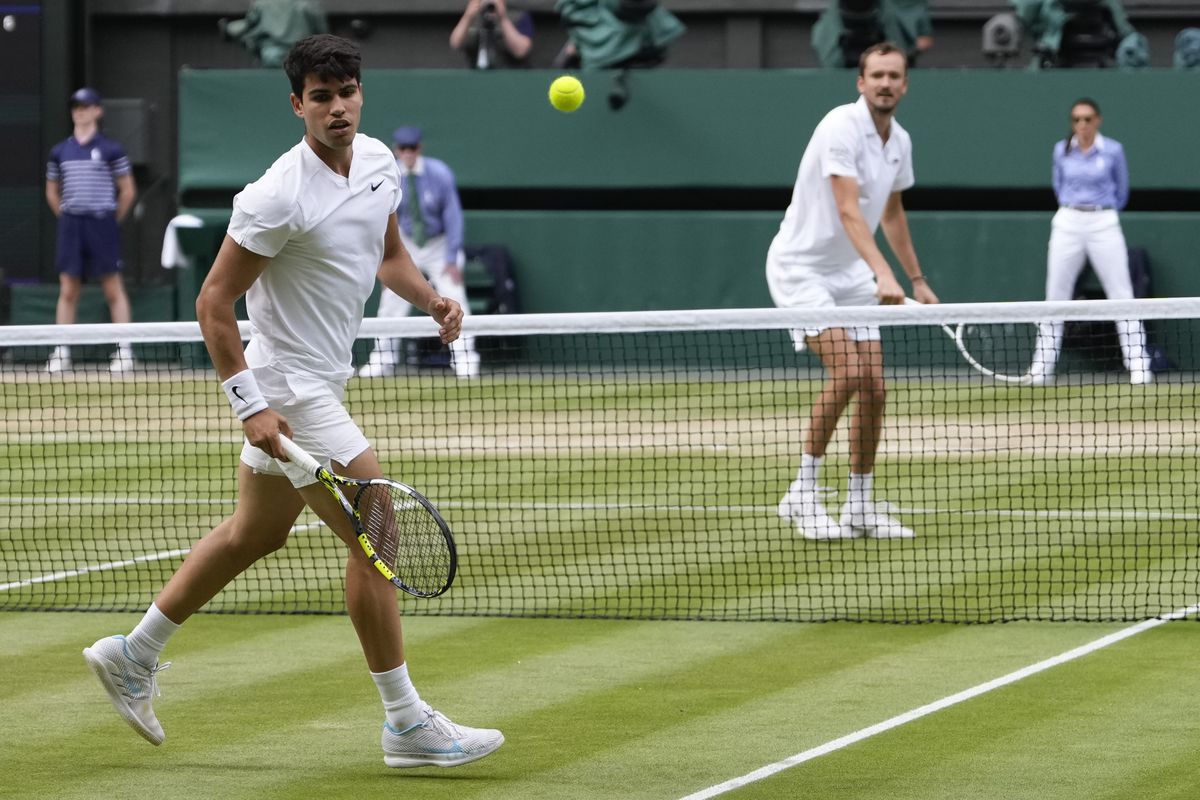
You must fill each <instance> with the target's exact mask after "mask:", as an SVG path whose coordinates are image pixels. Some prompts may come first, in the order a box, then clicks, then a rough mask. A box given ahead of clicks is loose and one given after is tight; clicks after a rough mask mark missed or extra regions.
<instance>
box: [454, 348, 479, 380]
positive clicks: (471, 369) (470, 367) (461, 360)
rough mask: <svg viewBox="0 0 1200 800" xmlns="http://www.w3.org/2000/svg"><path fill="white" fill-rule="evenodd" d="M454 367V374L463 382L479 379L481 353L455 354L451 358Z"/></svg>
mask: <svg viewBox="0 0 1200 800" xmlns="http://www.w3.org/2000/svg"><path fill="white" fill-rule="evenodd" d="M450 360H451V362H452V363H453V365H454V374H455V375H457V376H458V377H459V378H462V379H463V380H471V379H473V378H478V377H479V361H480V359H479V353H475V352H466V353H454V354H453V355H452V356H451V357H450Z"/></svg>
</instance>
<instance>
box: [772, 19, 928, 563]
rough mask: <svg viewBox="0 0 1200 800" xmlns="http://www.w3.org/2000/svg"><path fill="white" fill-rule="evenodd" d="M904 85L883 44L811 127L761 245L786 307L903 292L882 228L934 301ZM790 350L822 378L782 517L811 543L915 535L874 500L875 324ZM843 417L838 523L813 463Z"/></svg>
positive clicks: (879, 415)
mask: <svg viewBox="0 0 1200 800" xmlns="http://www.w3.org/2000/svg"><path fill="white" fill-rule="evenodd" d="M907 91H908V68H907V65H906V61H905V57H904V53H903V52H902V51H901V50H900V49H899V48H897V47H896V46H895V45H893V44H890V43H886V42H885V43H882V44H877V45H874V46H872V47H870V48H868V49H867V50H866V51H865V52H864V53H863V54H862V57H861V58H860V59H859V62H858V92H859V95H860V97H859V99H858V102H856V103H850V104H848V105H844V106H838V107H837V108H835V109H833V110H832V111H830V112H829V113H828V114H826V115H825V118H824V119H823V120H821V122H820V124H818V125H817V128H816V130H815V131H814V132H813V135H812V138H811V139H810V140H809V143H808V147H807V148H806V149H805V151H804V156H803V158H802V159H801V160H800V170H799V173H798V175H797V177H796V186H795V189H794V190H793V192H792V202H791V205H789V206H788V209H787V212H786V213H785V214H784V218H783V223H782V224H781V225H780V226H779V233H777V234H776V235H775V239H774V240H773V241H772V242H771V247H770V250H769V251H768V252H767V286H768V288H769V289H770V291H771V299H772V300H774V301H775V305H777V306H780V307H783V308H795V307H810V308H823V307H834V306H866V305H875V304H877V303H882V304H884V305H894V304H898V303H903V302H904V296H905V295H904V290H903V289H902V288H901V287H900V284H899V283H898V282H897V280H896V277H895V275H893V273H892V267H891V265H889V264H888V262H887V260H886V259H885V258H884V257H883V253H882V252H880V250H879V247H878V246H877V245H876V244H875V231H876V229H877V228H878V227H879V226H880V225H882V226H883V232H884V235H885V236H886V237H887V240H888V244H889V245H891V248H892V251H893V252H894V253H895V254H896V257H897V258H898V259H899V261H900V265H901V266H902V267H903V268H904V272H905V274H906V275H907V276H908V279H909V281H910V282H911V284H912V288H913V296H914V298H915V299H916V300H918V301H919V302H922V303H936V302H937V301H938V300H937V296H936V295H935V294H934V293H933V291H932V290H931V289H930V288H929V285H928V283H927V282H926V280H925V276H924V275H923V274H921V265H920V263H919V262H918V261H917V254H916V251H915V250H914V249H913V244H912V236H911V235H910V234H909V230H908V218H907V217H906V216H905V213H904V206H903V204H902V203H901V201H900V193H901V192H902V191H904V190H905V189H907V188H909V187H910V186H912V185H913V167H912V142H911V140H910V139H909V136H908V133H907V132H906V131H905V130H904V129H903V128H902V127H900V123H898V122H897V121H896V120H895V119H894V117H895V114H896V107H897V106H898V105H899V103H900V100H901V99H902V98H903V97H904V94H905V92H907ZM792 341H793V343H794V344H795V347H796V350H797V351H798V352H799V351H802V350H805V349H809V350H812V352H813V353H815V354H816V355H817V357H818V358H820V359H821V363H822V364H824V365H825V369H826V371H827V377H826V380H825V384H824V386H823V387H822V389H821V392H820V394H819V395H818V396H817V399H816V401H815V402H814V404H813V407H812V412H811V415H810V418H809V427H808V433H807V437H806V441H805V444H804V453H803V455H802V456H801V461H800V470H799V474H798V475H797V477H796V480H795V481H793V482H792V484H791V486H790V487H789V489H788V491H787V494H785V495H784V497H783V500H782V501H780V503H779V515H780V516H781V517H783V518H784V519H786V520H789V521H791V522H794V523H795V525H796V527H797V529H798V531H799V532H800V534H801V535H803V536H804V537H805V538H808V539H841V538H853V537H857V536H870V537H874V538H877V539H903V538H910V537H912V536H913V535H914V534H913V531H912V530H910V529H909V528H906V527H904V526H903V525H901V524H900V522H899V521H898V520H896V519H895V518H894V517H892V516H891V514H890V513H888V509H889V505H888V504H886V503H883V502H880V501H877V500H875V499H874V496H873V494H872V483H873V481H874V471H875V452H876V450H877V449H878V447H879V437H880V431H881V429H882V426H883V414H884V405H885V399H886V389H885V386H884V381H883V349H882V346H881V344H880V334H879V328H878V326H867V325H864V326H860V327H854V328H833V327H814V328H807V329H803V330H794V331H792ZM851 402H853V403H854V408H853V411H852V412H851V414H850V486H849V494H848V498H847V500H846V502H845V504H844V505H843V506H842V510H841V516H840V519H838V520H834V519H833V518H832V517H831V516H830V515H829V512H828V510H827V509H826V508H825V506H824V504H823V503H822V502H821V495H820V493H819V491H818V486H819V483H818V481H819V476H820V469H821V461H822V459H823V458H824V456H825V451H826V449H827V448H828V446H829V441H830V439H831V438H832V437H833V432H834V429H835V428H836V427H837V424H838V420H839V419H841V417H842V415H843V413H845V412H846V410H847V408H849V407H850V404H851Z"/></svg>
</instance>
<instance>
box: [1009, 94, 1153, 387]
mask: <svg viewBox="0 0 1200 800" xmlns="http://www.w3.org/2000/svg"><path fill="white" fill-rule="evenodd" d="M1100 122H1101V116H1100V107H1099V106H1098V105H1097V104H1096V101H1095V100H1091V99H1089V98H1082V99H1080V100H1076V101H1075V103H1074V104H1073V105H1072V106H1071V134H1070V135H1069V136H1068V137H1067V138H1066V139H1064V140H1062V141H1059V142H1056V143H1055V145H1054V194H1055V196H1056V197H1057V198H1058V212H1057V213H1056V214H1055V215H1054V221H1053V222H1052V223H1051V229H1050V247H1049V251H1048V252H1047V255H1046V299H1047V300H1070V299H1071V297H1072V294H1073V293H1074V291H1075V282H1076V280H1078V278H1079V274H1080V273H1081V272H1082V271H1083V267H1084V264H1085V263H1086V262H1091V265H1092V269H1093V270H1094V271H1095V273H1096V276H1097V277H1098V278H1099V279H1100V285H1101V286H1103V287H1104V294H1105V295H1106V296H1107V297H1108V298H1109V299H1110V300H1128V299H1131V298H1132V297H1133V284H1132V282H1131V281H1130V279H1129V251H1128V250H1127V249H1126V247H1125V235H1124V234H1123V233H1122V232H1121V222H1120V220H1119V219H1118V217H1117V212H1118V211H1119V210H1120V209H1122V208H1124V207H1125V203H1126V202H1128V200H1129V167H1128V166H1127V165H1126V163H1125V150H1124V149H1123V148H1122V147H1121V143H1120V142H1118V141H1117V140H1115V139H1109V138H1107V137H1105V136H1101V135H1100ZM1062 336H1063V324H1062V323H1061V322H1048V323H1043V324H1042V325H1040V326H1039V331H1038V345H1037V352H1036V353H1035V355H1034V359H1033V366H1032V367H1031V368H1030V372H1029V377H1030V382H1031V383H1033V384H1034V385H1035V386H1042V385H1046V384H1049V383H1052V382H1053V381H1054V368H1055V365H1056V364H1057V363H1058V354H1059V350H1060V348H1061V346H1062ZM1117 338H1118V340H1119V341H1120V343H1121V353H1122V355H1123V357H1124V360H1125V367H1126V368H1127V369H1128V370H1129V376H1130V382H1131V383H1133V384H1145V383H1151V382H1152V381H1153V380H1154V373H1152V372H1151V371H1150V360H1149V358H1148V357H1147V353H1146V330H1145V328H1144V327H1143V325H1142V323H1141V322H1138V321H1135V320H1120V321H1118V322H1117Z"/></svg>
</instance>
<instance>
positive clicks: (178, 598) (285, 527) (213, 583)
mask: <svg viewBox="0 0 1200 800" xmlns="http://www.w3.org/2000/svg"><path fill="white" fill-rule="evenodd" d="M303 508H304V501H303V500H302V499H301V497H300V495H299V494H298V493H297V492H296V491H295V490H294V489H293V488H292V485H291V483H290V482H289V481H288V479H287V478H285V477H283V476H281V475H265V474H262V473H260V472H256V471H255V470H253V469H252V468H251V467H250V466H248V465H247V464H245V463H240V464H238V504H237V508H236V509H235V510H234V512H233V516H231V517H229V518H228V519H226V520H224V521H223V522H222V523H221V524H220V525H218V526H217V527H215V528H213V529H212V530H211V531H209V532H208V534H206V535H205V536H204V537H203V538H202V539H200V541H199V542H197V543H196V544H195V545H194V546H193V547H192V550H191V552H190V553H189V554H188V557H187V558H186V559H184V562H183V564H182V565H181V566H180V567H179V569H178V570H177V571H176V572H175V574H174V575H172V576H171V578H170V580H168V581H167V584H166V586H164V587H163V589H162V591H161V592H160V593H159V595H158V597H157V598H156V599H155V601H154V602H155V605H157V606H158V608H159V610H161V611H162V612H163V613H164V614H165V615H166V616H167V617H168V618H169V619H170V620H171V621H173V622H175V623H176V624H182V623H183V622H184V620H186V619H187V618H188V617H190V616H191V615H192V614H194V613H195V612H196V611H199V610H200V608H202V607H203V606H204V605H205V604H206V603H208V601H209V600H211V599H212V598H214V597H216V596H217V593H218V592H220V591H221V590H222V589H223V588H225V586H227V585H228V584H229V582H230V581H232V580H233V579H234V578H236V577H237V576H238V575H240V574H242V573H243V572H244V571H245V570H246V569H247V568H248V567H249V566H250V565H251V564H253V563H254V562H256V561H258V560H259V559H260V558H262V557H263V556H266V555H269V554H270V553H273V552H275V551H276V550H278V549H279V548H281V547H283V545H284V544H286V543H287V539H288V535H289V534H290V533H291V530H292V526H293V525H294V524H295V522H296V518H297V517H298V516H299V515H300V511H301V510H302V509H303Z"/></svg>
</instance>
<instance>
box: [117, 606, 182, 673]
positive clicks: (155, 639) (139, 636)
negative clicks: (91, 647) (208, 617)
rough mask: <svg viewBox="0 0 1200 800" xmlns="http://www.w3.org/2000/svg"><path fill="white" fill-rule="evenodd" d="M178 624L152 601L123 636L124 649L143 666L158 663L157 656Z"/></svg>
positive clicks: (177, 627)
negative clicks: (136, 622) (131, 628)
mask: <svg viewBox="0 0 1200 800" xmlns="http://www.w3.org/2000/svg"><path fill="white" fill-rule="evenodd" d="M177 630H179V625H177V624H175V623H174V622H171V620H169V619H167V615H166V614H164V613H163V612H161V611H159V610H158V606H157V605H155V604H154V603H151V604H150V608H149V610H147V611H146V616H144V617H142V621H141V622H139V623H138V624H137V627H136V628H134V629H133V631H132V632H130V634H129V635H128V636H126V637H125V649H126V650H128V651H129V656H130V658H132V659H133V660H134V661H136V662H138V663H139V664H141V665H142V666H144V667H153V666H154V665H155V664H157V663H158V656H159V654H160V653H162V651H163V648H164V647H166V646H167V640H168V639H170V638H171V637H172V636H173V635H174V634H175V631H177Z"/></svg>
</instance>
